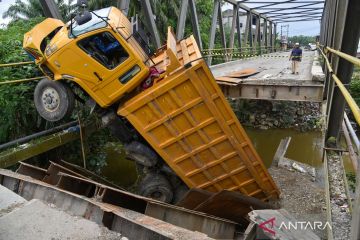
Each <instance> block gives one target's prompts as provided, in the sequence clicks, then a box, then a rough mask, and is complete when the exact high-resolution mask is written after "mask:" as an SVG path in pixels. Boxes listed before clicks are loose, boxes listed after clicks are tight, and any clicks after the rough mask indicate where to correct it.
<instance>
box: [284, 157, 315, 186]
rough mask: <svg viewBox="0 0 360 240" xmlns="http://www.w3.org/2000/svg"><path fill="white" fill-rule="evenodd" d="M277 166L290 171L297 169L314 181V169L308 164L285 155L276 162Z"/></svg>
mask: <svg viewBox="0 0 360 240" xmlns="http://www.w3.org/2000/svg"><path fill="white" fill-rule="evenodd" d="M278 166H279V167H283V168H286V169H288V170H291V171H298V172H300V173H303V174H307V175H309V176H310V177H311V178H312V179H313V181H315V177H316V170H315V168H314V167H312V166H310V165H308V164H305V163H301V162H297V161H295V160H292V159H289V158H286V157H282V158H281V159H280V161H279V163H278Z"/></svg>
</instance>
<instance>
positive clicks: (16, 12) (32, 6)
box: [3, 0, 74, 20]
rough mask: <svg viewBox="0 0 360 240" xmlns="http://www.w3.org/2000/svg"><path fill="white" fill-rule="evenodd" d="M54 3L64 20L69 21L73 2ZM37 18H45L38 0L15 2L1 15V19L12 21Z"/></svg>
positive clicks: (59, 1) (57, 0)
mask: <svg viewBox="0 0 360 240" xmlns="http://www.w3.org/2000/svg"><path fill="white" fill-rule="evenodd" d="M55 2H56V4H57V5H58V6H59V11H60V14H61V15H62V16H63V17H64V19H66V20H68V19H70V14H71V12H72V11H73V10H74V5H72V3H73V2H74V0H68V1H66V2H67V3H65V0H55ZM39 16H43V17H44V16H45V15H44V12H43V10H42V7H41V4H40V1H39V0H27V1H24V0H16V1H15V3H14V4H12V5H11V6H10V7H9V9H8V10H7V11H6V12H4V14H3V18H11V19H12V20H18V19H31V18H37V17H39Z"/></svg>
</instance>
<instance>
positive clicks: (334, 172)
mask: <svg viewBox="0 0 360 240" xmlns="http://www.w3.org/2000/svg"><path fill="white" fill-rule="evenodd" d="M327 156H328V172H329V185H330V205H331V216H332V226H333V228H332V229H333V235H334V239H350V221H351V214H350V209H349V205H348V201H347V200H348V198H347V196H346V194H345V193H346V189H345V182H344V179H343V166H342V163H341V161H342V160H341V158H340V157H339V156H338V155H333V154H332V155H330V154H328V155H327Z"/></svg>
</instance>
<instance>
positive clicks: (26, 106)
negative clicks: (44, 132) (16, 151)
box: [0, 18, 43, 143]
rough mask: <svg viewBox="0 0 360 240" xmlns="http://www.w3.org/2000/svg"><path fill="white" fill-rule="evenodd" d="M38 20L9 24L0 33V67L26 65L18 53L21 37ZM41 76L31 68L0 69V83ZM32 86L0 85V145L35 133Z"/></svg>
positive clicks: (36, 120)
mask: <svg viewBox="0 0 360 240" xmlns="http://www.w3.org/2000/svg"><path fill="white" fill-rule="evenodd" d="M41 20H43V19H42V18H35V19H30V20H26V21H25V20H18V21H14V22H11V23H10V24H9V25H8V26H7V28H5V29H0V63H13V62H22V61H29V60H30V59H29V57H28V56H27V54H26V53H25V52H24V51H23V49H22V41H23V36H24V33H25V32H27V31H29V30H30V29H31V28H32V27H33V26H34V25H35V24H37V23H39V22H40V21H41ZM39 75H42V74H41V73H40V72H39V70H38V69H37V67H36V66H35V65H26V66H21V67H5V68H0V82H3V81H8V80H15V79H23V78H29V77H35V76H39ZM35 85H36V83H35V82H27V83H21V84H8V85H0V109H1V110H0V126H1V128H0V143H4V142H7V141H9V140H11V139H14V138H18V137H21V136H24V135H26V134H29V133H31V132H33V131H34V130H37V129H38V127H39V126H38V125H39V124H37V122H39V121H38V115H37V113H36V110H35V107H34V104H33V100H32V99H33V89H34V87H35Z"/></svg>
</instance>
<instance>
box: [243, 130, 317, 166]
mask: <svg viewBox="0 0 360 240" xmlns="http://www.w3.org/2000/svg"><path fill="white" fill-rule="evenodd" d="M246 132H247V133H248V135H249V138H250V139H251V141H252V143H253V144H254V147H255V149H256V150H257V151H258V153H259V155H260V157H261V158H262V159H263V161H264V164H265V165H266V167H270V165H271V162H272V159H273V157H274V155H275V152H276V149H277V147H278V146H279V143H280V141H281V139H283V138H285V137H291V141H290V145H289V147H288V149H287V152H286V155H285V157H287V158H290V159H292V160H295V161H298V162H302V163H306V164H309V165H311V166H314V167H320V166H321V164H322V162H321V159H322V146H323V140H322V133H321V132H317V131H316V132H315V131H314V132H299V131H296V130H292V129H269V130H259V129H253V128H246Z"/></svg>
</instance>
